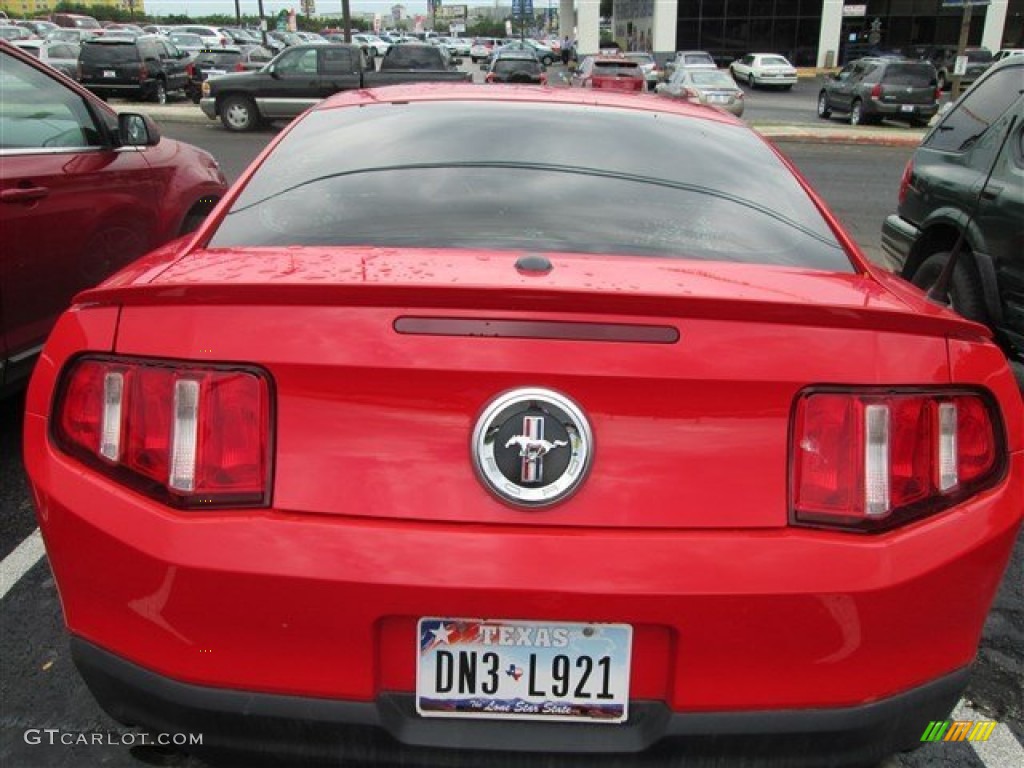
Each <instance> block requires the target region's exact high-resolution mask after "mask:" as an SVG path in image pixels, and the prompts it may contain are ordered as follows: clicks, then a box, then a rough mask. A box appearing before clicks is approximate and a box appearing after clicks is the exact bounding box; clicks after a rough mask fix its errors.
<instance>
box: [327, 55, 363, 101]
mask: <svg viewBox="0 0 1024 768" xmlns="http://www.w3.org/2000/svg"><path fill="white" fill-rule="evenodd" d="M353 50H358V49H352V48H348V47H346V46H343V45H337V46H335V45H332V46H326V47H324V48H321V49H320V63H319V66H320V97H321V98H326V97H328V96H330V95H332V94H335V93H337V92H338V91H349V90H353V89H355V88H359V87H361V86H362V84H363V83H362V74H361V72H362V67H361V66H360V65H361V63H362V62H360V61H357V60H355V57H354V56H353V55H352V52H353Z"/></svg>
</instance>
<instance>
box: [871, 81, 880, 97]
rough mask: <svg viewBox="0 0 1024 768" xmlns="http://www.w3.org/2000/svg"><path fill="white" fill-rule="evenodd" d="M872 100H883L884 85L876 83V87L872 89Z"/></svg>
mask: <svg viewBox="0 0 1024 768" xmlns="http://www.w3.org/2000/svg"><path fill="white" fill-rule="evenodd" d="M871 98H872V99H880V98H882V84H881V83H875V87H874V88H872V89H871Z"/></svg>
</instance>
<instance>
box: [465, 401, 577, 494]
mask: <svg viewBox="0 0 1024 768" xmlns="http://www.w3.org/2000/svg"><path fill="white" fill-rule="evenodd" d="M593 446H594V440H593V435H592V433H591V431H590V423H589V422H588V421H587V417H586V416H584V415H583V411H582V410H581V409H580V407H579V406H578V405H576V404H575V403H574V402H573V401H572V400H570V399H569V398H567V397H565V396H564V395H560V394H559V393H557V392H554V391H552V390H550V389H541V388H528V389H515V390H512V391H511V392H506V393H504V394H502V395H499V396H498V397H496V398H495V399H494V400H492V401H491V402H490V403H489V404H488V405H487V407H486V408H484V412H483V413H482V414H481V415H480V418H479V419H478V420H477V422H476V428H475V429H474V430H473V444H472V452H473V461H474V463H475V465H476V470H477V474H478V475H479V476H480V479H481V480H483V483H484V485H485V486H486V487H487V489H488V490H490V491H491V492H492V493H494V494H495V495H497V496H498V497H499V498H501V499H502V500H503V501H507V502H510V503H512V504H515V505H516V506H521V507H544V506H548V505H550V504H554V503H555V502H557V501H560V500H562V499H564V498H566V497H567V496H569V495H570V494H572V493H573V492H575V491H576V490H577V489H578V488H579V485H580V483H581V482H582V480H583V478H584V477H585V476H586V474H587V470H588V469H589V468H590V461H591V458H592V457H593V451H594V448H593Z"/></svg>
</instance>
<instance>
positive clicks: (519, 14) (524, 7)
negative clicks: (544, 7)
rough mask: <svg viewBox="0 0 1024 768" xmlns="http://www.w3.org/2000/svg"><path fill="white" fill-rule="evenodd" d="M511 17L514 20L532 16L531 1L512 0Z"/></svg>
mask: <svg viewBox="0 0 1024 768" xmlns="http://www.w3.org/2000/svg"><path fill="white" fill-rule="evenodd" d="M512 15H513V16H515V17H516V18H519V19H522V18H529V17H532V16H533V0H512Z"/></svg>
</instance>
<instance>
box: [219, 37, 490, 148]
mask: <svg viewBox="0 0 1024 768" xmlns="http://www.w3.org/2000/svg"><path fill="white" fill-rule="evenodd" d="M469 77H470V76H469V74H468V73H465V72H460V71H459V70H458V69H457V68H456V67H455V63H454V62H453V60H452V59H451V58H449V56H448V54H447V52H446V51H444V50H442V49H441V48H436V47H434V46H432V45H427V44H426V43H404V44H398V45H394V46H392V48H391V50H389V51H388V53H387V55H386V56H385V57H384V60H383V61H381V64H380V70H379V71H375V70H374V69H373V68H372V65H368V63H367V61H366V59H365V57H364V56H363V53H362V50H361V49H360V47H359V46H358V45H355V44H352V43H348V44H346V43H308V44H303V45H297V46H293V47H291V48H288V49H286V50H285V51H284V52H282V53H280V54H278V55H277V56H276V57H275V58H274V59H273V60H272V61H271V62H270V63H269V64H267V65H266V66H265V67H264V68H263V69H261V70H260V71H259V72H245V73H238V74H227V75H221V76H219V77H212V78H210V79H208V80H206V81H205V82H204V83H203V85H202V97H201V98H200V100H199V107H200V109H202V111H203V113H204V114H205V115H206V116H207V117H209V118H210V119H211V120H216V119H218V118H220V121H221V123H222V124H223V125H224V127H225V128H227V129H228V130H229V131H251V130H254V129H255V128H257V127H258V126H259V125H261V124H263V123H265V122H268V121H271V120H285V119H289V120H290V119H291V118H293V117H295V116H297V115H299V114H301V113H302V112H303V111H305V110H306V109H308V108H309V107H311V106H312V105H314V104H316V103H317V102H318V101H320V100H321V99H323V98H325V97H326V96H329V95H331V94H333V93H337V92H338V91H348V90H355V89H359V88H374V87H379V86H383V85H397V84H400V83H413V82H443V81H450V82H458V81H462V80H467V79H469Z"/></svg>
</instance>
